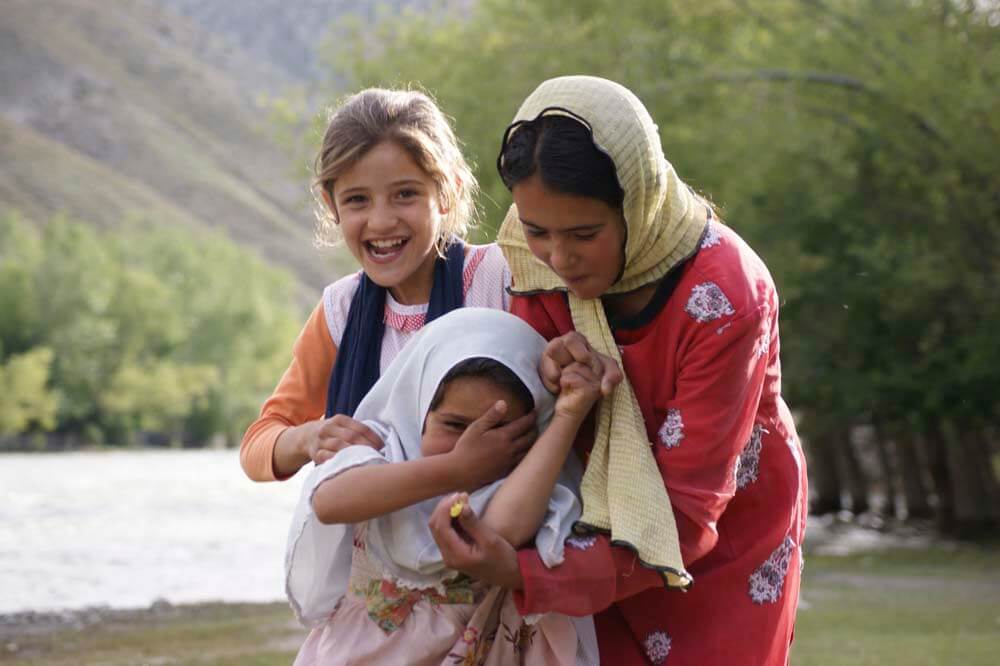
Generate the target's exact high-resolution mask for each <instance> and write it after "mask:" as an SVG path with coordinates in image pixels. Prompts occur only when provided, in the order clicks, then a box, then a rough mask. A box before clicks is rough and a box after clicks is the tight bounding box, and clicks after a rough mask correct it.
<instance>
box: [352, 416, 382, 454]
mask: <svg viewBox="0 0 1000 666" xmlns="http://www.w3.org/2000/svg"><path fill="white" fill-rule="evenodd" d="M350 429H351V430H353V431H354V433H355V434H356V435H357V437H358V439H356V440H355V441H354V443H355V444H368V445H369V446H371V447H372V448H374V449H381V448H382V446H383V442H382V438H381V437H379V436H378V435H376V434H375V431H374V430H372V429H371V428H369V427H368V426H366V425H365V424H364V423H361V422H360V421H355V420H354V419H351V424H350Z"/></svg>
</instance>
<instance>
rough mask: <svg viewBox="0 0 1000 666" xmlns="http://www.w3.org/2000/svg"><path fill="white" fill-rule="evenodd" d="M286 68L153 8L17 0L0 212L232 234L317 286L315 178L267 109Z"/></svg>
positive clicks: (2, 60)
mask: <svg viewBox="0 0 1000 666" xmlns="http://www.w3.org/2000/svg"><path fill="white" fill-rule="evenodd" d="M289 81H290V79H289V77H288V76H287V74H285V73H284V71H283V70H282V69H281V68H279V67H275V66H274V65H273V64H270V63H268V62H266V61H263V60H260V59H257V58H254V57H253V56H251V55H249V54H247V53H245V52H243V51H241V50H240V49H239V48H238V47H236V46H235V45H233V44H232V43H231V42H229V41H228V40H227V39H225V38H224V37H220V36H219V35H217V34H213V33H211V32H209V31H206V30H205V29H204V28H203V27H201V26H199V25H198V24H196V23H194V22H193V21H191V20H190V19H188V18H185V17H183V16H181V15H179V14H176V13H173V12H171V11H169V10H166V9H164V8H163V7H161V6H160V4H159V3H157V2H154V1H152V0H118V1H116V2H114V3H105V2H101V1H100V0H7V1H6V2H5V3H4V11H3V22H2V23H0V207H2V208H8V207H14V208H18V209H20V210H21V211H23V212H24V213H25V214H26V215H28V216H30V217H31V218H32V219H35V220H37V221H44V220H45V219H47V218H48V217H49V216H50V215H52V214H53V213H56V212H65V213H68V214H69V215H71V216H73V217H78V218H81V219H84V220H87V221H90V222H92V223H94V224H97V225H100V226H104V227H108V226H112V227H113V226H114V225H116V224H118V223H120V222H121V221H122V220H123V219H126V218H130V219H139V220H141V221H144V222H146V223H148V224H154V225H161V224H169V225H181V226H187V227H190V228H192V229H197V228H204V227H208V228H213V229H221V230H224V231H225V232H226V233H228V234H229V235H230V236H231V237H232V238H233V239H235V240H237V241H239V242H242V243H245V244H247V245H250V246H252V247H254V248H256V249H258V250H259V251H260V253H261V254H262V255H263V256H264V257H265V258H267V259H268V260H270V261H272V262H274V263H276V264H278V265H281V266H284V267H286V268H289V269H291V270H292V271H293V272H294V273H295V274H296V275H298V277H299V278H300V279H301V280H302V281H303V282H304V283H305V284H307V285H310V286H313V287H316V286H320V285H322V284H325V283H326V282H328V281H329V280H330V279H331V278H333V277H335V276H336V275H337V274H339V273H340V272H342V271H343V267H341V268H340V269H339V270H338V268H337V266H336V265H335V259H334V258H333V257H332V256H331V255H329V254H327V255H326V256H322V255H321V254H320V253H319V252H318V251H316V250H315V249H313V248H312V246H311V237H312V230H313V218H312V215H311V207H310V206H311V204H310V202H309V197H308V191H307V183H306V182H304V181H303V180H302V178H301V177H297V176H295V175H294V173H293V168H292V165H291V164H289V158H288V157H287V155H286V154H285V153H284V152H283V151H282V150H281V149H280V147H279V146H278V145H277V144H276V142H275V141H274V139H273V138H271V137H270V136H269V133H268V132H269V129H268V124H267V123H268V120H267V114H266V112H265V111H264V110H263V109H262V108H260V107H259V106H258V105H257V103H256V100H257V98H258V95H259V93H260V92H261V91H263V90H271V91H274V90H279V89H280V88H281V87H282V86H283V85H285V84H286V83H287V82H289Z"/></svg>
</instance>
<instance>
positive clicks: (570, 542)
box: [566, 535, 597, 550]
mask: <svg viewBox="0 0 1000 666" xmlns="http://www.w3.org/2000/svg"><path fill="white" fill-rule="evenodd" d="M595 543H597V537H595V536H593V535H591V536H571V537H569V538H568V539H566V545H567V546H569V547H570V548H576V549H577V550H587V549H588V548H592V547H593V545H594V544H595Z"/></svg>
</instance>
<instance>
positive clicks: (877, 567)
mask: <svg viewBox="0 0 1000 666" xmlns="http://www.w3.org/2000/svg"><path fill="white" fill-rule="evenodd" d="M998 554H1000V551H998V549H997V548H996V547H995V546H993V547H983V546H974V545H965V544H955V543H947V544H940V543H939V544H932V545H930V546H929V547H927V548H921V549H912V548H910V549H907V548H904V549H892V550H887V551H883V552H864V553H859V554H854V555H847V556H829V555H810V556H807V560H806V568H805V573H804V583H803V591H802V597H801V603H800V609H799V615H798V624H797V626H796V630H795V637H796V638H795V645H794V647H793V652H792V663H793V664H796V666H848V665H850V666H881V665H883V664H897V663H898V664H910V665H917V666H950V665H951V664H963V666H988V665H989V666H991V665H992V664H994V663H995V655H996V654H997V652H998V651H1000V611H998V610H997V609H1000V557H998ZM304 636H305V630H304V629H302V628H301V627H300V626H299V625H298V624H297V623H296V622H295V621H294V619H293V618H292V614H291V611H290V610H289V608H288V606H287V604H284V603H273V604H195V605H178V606H173V605H170V604H167V603H165V602H157V603H154V604H153V605H152V606H150V607H149V608H147V609H142V610H131V611H129V610H125V611H123V610H110V609H87V610H83V611H76V612H68V613H19V614H14V615H0V664H3V665H4V666H15V665H16V666H22V665H27V664H46V665H51V666H70V665H73V666H87V665H95V666H96V665H97V664H101V665H102V666H136V665H140V664H150V665H152V664H158V665H167V664H198V665H204V666H237V665H240V666H243V665H245V664H250V665H254V666H279V665H281V666H287V664H289V663H291V661H292V659H293V657H294V654H295V651H296V649H297V648H298V645H299V644H300V643H301V641H302V639H303V638H304Z"/></svg>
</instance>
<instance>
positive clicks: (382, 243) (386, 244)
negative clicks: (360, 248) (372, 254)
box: [368, 239, 403, 250]
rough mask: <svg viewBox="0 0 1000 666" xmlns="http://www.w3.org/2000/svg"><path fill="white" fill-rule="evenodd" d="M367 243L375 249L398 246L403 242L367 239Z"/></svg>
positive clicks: (387, 248)
mask: <svg viewBox="0 0 1000 666" xmlns="http://www.w3.org/2000/svg"><path fill="white" fill-rule="evenodd" d="M368 242H369V244H370V245H371V246H372V247H373V248H375V249H377V250H389V249H392V248H395V247H399V246H400V245H402V244H403V240H402V239H400V240H392V241H368Z"/></svg>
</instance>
